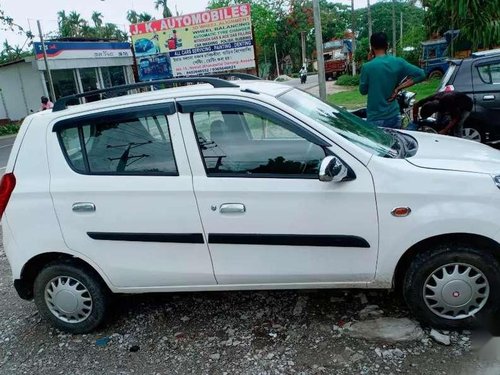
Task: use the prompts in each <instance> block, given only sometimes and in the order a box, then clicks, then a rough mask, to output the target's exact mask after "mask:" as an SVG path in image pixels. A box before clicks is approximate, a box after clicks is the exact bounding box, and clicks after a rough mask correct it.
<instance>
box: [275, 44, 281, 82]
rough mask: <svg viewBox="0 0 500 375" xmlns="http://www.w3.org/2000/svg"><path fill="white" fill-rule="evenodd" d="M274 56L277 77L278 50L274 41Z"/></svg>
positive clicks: (278, 72)
mask: <svg viewBox="0 0 500 375" xmlns="http://www.w3.org/2000/svg"><path fill="white" fill-rule="evenodd" d="M274 57H275V58H276V73H277V74H278V77H279V76H280V65H279V61H278V50H277V49H276V43H274Z"/></svg>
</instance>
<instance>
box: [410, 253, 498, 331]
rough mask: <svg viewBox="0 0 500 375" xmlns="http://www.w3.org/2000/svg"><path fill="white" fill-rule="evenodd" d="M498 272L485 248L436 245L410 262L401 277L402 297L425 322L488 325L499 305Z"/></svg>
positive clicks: (438, 325)
mask: <svg viewBox="0 0 500 375" xmlns="http://www.w3.org/2000/svg"><path fill="white" fill-rule="evenodd" d="M499 271H500V267H499V265H498V262H497V260H496V259H495V258H494V257H493V256H492V255H491V254H490V253H488V252H487V251H483V250H481V249H477V248H474V247H471V246H468V245H459V244H454V245H443V246H437V247H435V248H433V249H430V250H429V251H427V252H424V253H420V254H418V255H417V256H416V257H415V259H414V260H413V262H412V263H411V265H410V267H409V269H408V271H407V273H406V275H405V278H404V283H403V293H404V298H405V300H406V303H407V304H408V307H409V308H410V310H411V311H412V313H413V314H414V315H415V317H416V318H417V319H418V320H419V321H421V322H422V323H423V324H425V325H429V326H431V327H435V328H447V329H465V328H474V327H478V326H481V325H484V326H488V325H491V324H492V322H493V320H494V319H495V318H496V316H495V315H496V312H497V311H498V306H500V305H499V302H500V298H499V296H500V272H499ZM486 328H487V327H486Z"/></svg>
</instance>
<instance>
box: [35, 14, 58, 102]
mask: <svg viewBox="0 0 500 375" xmlns="http://www.w3.org/2000/svg"><path fill="white" fill-rule="evenodd" d="M36 24H37V25H38V33H39V34H40V42H42V51H43V60H44V61H45V70H47V76H48V78H49V89H50V96H51V99H52V100H53V101H55V100H56V92H55V91H54V81H52V73H51V72H50V68H49V63H48V61H47V50H46V49H45V42H44V41H43V33H42V25H41V24H40V20H37V21H36Z"/></svg>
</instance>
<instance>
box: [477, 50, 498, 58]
mask: <svg viewBox="0 0 500 375" xmlns="http://www.w3.org/2000/svg"><path fill="white" fill-rule="evenodd" d="M494 55H500V48H497V49H490V50H487V51H479V52H474V53H472V54H471V57H472V58H474V57H476V58H477V57H487V56H488V57H490V56H494Z"/></svg>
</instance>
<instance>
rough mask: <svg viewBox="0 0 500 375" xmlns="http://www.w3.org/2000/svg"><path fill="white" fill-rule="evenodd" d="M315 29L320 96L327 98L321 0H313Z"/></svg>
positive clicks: (323, 98)
mask: <svg viewBox="0 0 500 375" xmlns="http://www.w3.org/2000/svg"><path fill="white" fill-rule="evenodd" d="M313 12H314V31H315V34H316V54H317V58H318V60H317V61H318V82H319V97H320V98H321V99H322V100H326V79H325V59H324V56H323V32H322V30H321V13H320V11H319V0H313Z"/></svg>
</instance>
